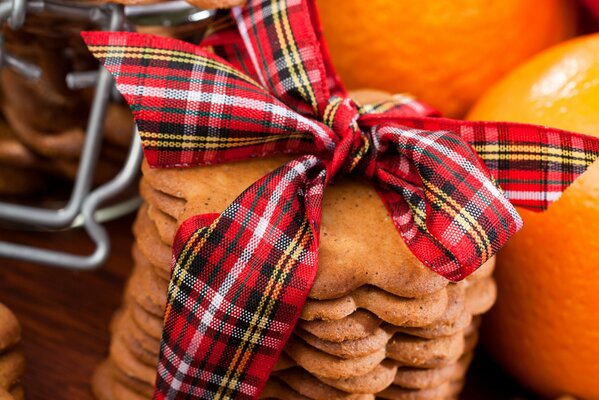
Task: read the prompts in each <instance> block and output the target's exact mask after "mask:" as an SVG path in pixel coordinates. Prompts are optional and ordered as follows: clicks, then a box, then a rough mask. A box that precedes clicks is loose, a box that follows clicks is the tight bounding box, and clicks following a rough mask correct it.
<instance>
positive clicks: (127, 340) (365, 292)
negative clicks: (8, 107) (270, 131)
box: [94, 156, 495, 400]
mask: <svg viewBox="0 0 599 400" xmlns="http://www.w3.org/2000/svg"><path fill="white" fill-rule="evenodd" d="M287 160H289V158H287V157H284V156H281V157H272V158H267V159H254V160H247V161H241V162H234V163H227V164H223V165H215V166H206V167H197V168H187V169H151V168H149V167H148V165H147V164H144V166H143V168H142V171H143V175H144V177H143V179H142V181H141V193H142V196H143V197H144V199H145V200H146V203H145V204H144V206H143V207H142V208H141V209H140V211H139V213H138V217H137V220H136V223H135V227H134V233H135V237H136V241H135V245H134V247H133V257H134V261H135V266H134V270H133V275H132V276H131V278H130V280H129V283H128V285H127V289H126V293H125V296H124V298H125V302H124V305H123V308H122V309H121V310H120V311H119V312H118V313H117V315H116V316H115V320H114V323H113V326H112V345H111V351H110V357H109V359H108V360H107V361H106V362H105V363H104V364H103V365H102V367H101V368H99V369H98V371H97V374H96V377H95V384H94V390H95V393H96V395H97V396H98V397H99V398H100V399H101V400H108V399H121V398H132V397H123V396H124V394H125V393H129V395H131V393H135V394H136V396H137V397H136V398H149V397H150V396H151V394H152V390H153V384H154V378H155V373H156V365H157V360H158V351H159V340H160V336H161V331H162V323H163V322H162V317H163V314H164V305H165V302H166V290H167V284H168V279H169V275H170V265H171V250H172V249H171V243H172V242H173V238H174V236H175V233H176V231H177V228H178V226H179V225H180V224H181V223H182V222H183V221H184V220H186V219H187V218H189V217H191V216H193V215H197V214H203V213H215V212H222V211H223V210H224V208H225V207H226V206H227V205H228V204H230V202H232V201H233V200H234V198H235V197H236V196H237V195H238V194H240V193H241V192H242V191H243V190H244V189H245V188H246V187H247V186H249V185H250V184H251V183H253V182H254V181H256V180H258V179H259V178H261V177H262V176H263V175H265V174H266V173H268V172H269V171H271V170H273V169H274V168H276V167H278V166H280V165H281V164H283V163H284V162H285V161H287ZM357 210H359V212H356V211H357ZM319 254H320V259H319V270H318V273H317V277H316V280H315V283H314V286H313V287H312V290H311V292H310V295H309V299H308V301H307V302H306V305H305V307H304V310H303V313H302V316H301V320H300V321H299V323H298V324H297V326H296V328H295V331H294V334H293V335H292V337H291V339H290V340H289V342H288V343H287V344H286V346H285V348H284V354H283V356H282V357H281V358H280V360H279V363H278V364H277V366H276V368H275V372H274V373H273V375H272V377H271V379H270V381H269V382H268V384H267V387H266V388H265V390H264V393H263V396H264V397H268V398H281V399H371V398H375V397H379V398H384V399H429V398H435V399H436V398H453V397H455V396H456V395H457V393H458V392H459V391H460V389H461V386H462V384H463V379H464V375H465V371H466V369H467V367H468V364H469V362H470V359H471V358H472V350H473V347H474V345H475V344H476V340H477V334H476V332H477V322H478V320H477V318H476V317H475V316H476V315H479V314H481V313H483V312H485V311H486V310H487V309H488V308H489V307H490V306H491V305H492V304H493V302H494V300H495V284H494V282H493V280H492V278H491V276H490V274H491V272H492V268H493V262H492V261H491V262H489V263H488V264H487V265H485V266H483V267H482V268H481V269H480V270H479V272H477V273H476V274H474V275H473V276H472V277H471V278H469V279H467V280H465V281H463V282H460V283H457V284H455V283H450V282H449V281H447V280H446V279H444V278H442V277H440V276H439V275H437V274H435V273H433V272H432V271H430V270H429V269H428V268H426V267H425V266H424V265H422V264H421V263H420V262H419V261H418V260H417V259H416V258H415V257H414V256H413V255H412V254H411V253H410V252H409V250H408V249H407V248H406V247H405V245H404V243H403V241H402V239H401V238H400V236H399V235H398V234H397V231H396V230H395V227H394V226H393V224H392V222H391V221H390V219H389V217H388V214H387V211H386V209H385V207H384V205H383V203H382V202H381V200H380V199H379V197H378V195H377V193H376V191H375V190H374V189H373V188H372V187H371V186H370V185H369V184H368V183H366V182H361V181H358V180H348V179H341V180H340V181H338V182H336V183H335V184H334V185H332V186H331V187H329V188H327V191H326V193H325V198H324V204H323V221H322V228H321V243H320V250H319Z"/></svg>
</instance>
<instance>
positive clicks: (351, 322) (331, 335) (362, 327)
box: [296, 310, 382, 342]
mask: <svg viewBox="0 0 599 400" xmlns="http://www.w3.org/2000/svg"><path fill="white" fill-rule="evenodd" d="M381 322H382V321H381V320H380V319H379V318H378V317H377V316H376V315H374V314H372V313H371V312H368V311H365V310H357V311H356V312H354V313H352V314H350V315H348V316H347V317H345V318H343V319H340V320H336V321H319V320H316V321H302V320H299V321H298V323H297V325H296V326H297V327H299V328H302V329H303V330H305V331H306V332H309V333H311V334H312V335H314V336H316V337H318V338H319V339H323V340H327V341H331V342H343V341H346V340H357V339H363V338H365V337H368V336H370V335H372V334H374V333H375V331H376V330H377V328H378V327H379V326H380V325H381Z"/></svg>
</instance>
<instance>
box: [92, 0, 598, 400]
mask: <svg viewBox="0 0 599 400" xmlns="http://www.w3.org/2000/svg"><path fill="white" fill-rule="evenodd" d="M232 16H233V19H234V20H235V21H236V26H237V29H238V32H237V34H233V33H231V32H230V29H229V30H228V29H227V27H226V24H225V25H224V28H223V29H222V30H220V31H218V30H217V33H216V34H215V35H216V38H213V42H212V43H211V46H213V48H214V49H215V52H216V53H218V54H221V55H224V56H225V57H227V58H228V59H230V60H231V61H232V63H233V64H230V63H228V62H227V61H225V60H223V59H221V58H220V57H218V56H217V55H215V54H213V53H211V52H208V51H206V50H204V49H201V48H199V47H197V46H194V45H191V44H187V43H183V42H180V41H176V40H172V39H165V38H158V37H153V36H146V35H138V34H130V33H87V34H84V39H85V40H86V42H87V44H88V46H89V48H90V50H91V51H92V53H94V55H95V56H96V57H97V58H98V59H99V60H100V61H101V62H102V63H103V64H104V65H105V67H106V68H107V69H108V70H109V71H110V72H111V73H112V74H113V75H114V77H115V79H116V83H117V87H118V89H119V90H120V91H121V93H122V94H123V96H124V97H125V99H126V100H127V101H128V103H129V104H130V105H131V108H132V110H133V112H134V115H135V118H136V121H137V125H138V128H139V132H140V135H141V137H142V143H143V146H144V153H145V156H146V158H147V160H148V162H149V164H150V165H152V166H154V167H185V166H194V165H203V164H211V163H220V162H228V161H232V160H238V159H245V158H250V157H262V156H267V155H271V154H276V153H294V154H298V158H297V159H295V160H293V161H291V162H290V163H287V164H286V165H284V166H282V167H281V168H279V169H277V170H276V171H273V172H272V173H270V174H268V175H267V176H265V177H264V178H262V179H261V180H259V181H258V182H256V183H255V184H253V185H252V186H250V187H249V188H248V189H247V190H246V191H245V192H244V193H243V194H242V195H240V196H239V197H238V198H237V199H236V200H235V201H234V202H233V203H232V204H231V205H230V206H229V207H227V209H226V210H225V211H224V212H223V213H222V214H220V215H209V216H196V217H193V218H191V219H189V220H188V221H185V223H184V224H183V225H182V227H181V228H180V230H179V231H178V233H177V237H176V239H175V243H174V245H173V260H174V266H173V273H172V277H171V282H170V284H169V293H168V304H167V308H166V314H165V328H164V332H163V338H162V341H161V354H160V362H159V367H158V374H157V380H156V393H155V398H157V399H164V398H168V399H179V398H214V399H220V398H240V399H252V398H257V397H258V395H259V394H260V391H261V390H262V388H263V386H264V384H265V381H266V379H267V378H268V376H269V374H270V371H271V370H272V368H273V366H274V364H275V362H276V360H277V359H278V357H279V355H280V352H281V350H282V347H283V345H284V343H285V342H286V340H287V339H288V337H289V335H290V334H291V331H292V329H293V326H294V324H295V322H296V321H297V318H298V316H299V314H300V312H301V308H302V306H303V304H304V301H305V299H306V297H307V294H308V292H309V290H310V287H311V284H312V282H313V279H314V276H315V272H316V268H317V263H318V257H317V256H318V241H319V224H320V212H321V200H322V194H323V190H325V188H326V185H327V184H328V183H329V182H330V181H331V180H332V179H334V177H335V176H336V175H338V174H359V175H362V176H365V177H367V178H369V179H370V180H371V181H372V183H373V184H374V185H375V186H376V188H377V190H378V192H379V193H380V196H381V199H382V200H383V202H384V203H385V205H386V206H387V209H388V210H389V213H390V216H391V217H392V220H393V222H394V224H395V226H396V227H397V229H398V232H399V234H401V236H402V238H403V239H404V241H405V242H406V244H407V245H408V247H409V248H410V249H411V250H412V252H413V253H414V254H415V255H416V257H418V258H419V259H420V260H421V261H422V262H423V263H424V264H426V265H427V266H428V267H429V268H431V269H432V270H434V271H436V272H438V273H439V274H442V275H443V276H445V277H447V278H448V279H451V280H459V279H462V278H464V277H466V276H467V275H468V274H470V273H471V272H473V271H474V270H475V269H476V268H477V267H478V266H480V265H481V264H482V263H483V262H484V261H485V260H487V259H488V258H489V257H491V256H492V255H493V254H494V253H495V252H496V251H497V250H498V249H499V248H500V247H501V246H502V245H503V244H504V243H505V242H506V241H507V240H508V238H509V237H510V236H511V235H512V234H513V233H515V232H516V231H517V230H518V229H519V228H520V226H521V220H520V218H519V216H518V215H517V213H516V211H515V209H514V208H513V207H512V205H511V204H510V202H509V201H508V200H507V198H510V199H511V200H512V203H514V204H516V205H521V206H524V207H528V208H531V209H544V208H546V207H547V206H548V205H549V204H550V203H551V202H553V201H555V200H556V199H557V198H558V197H559V194H560V193H561V191H563V190H564V189H565V188H566V187H567V186H568V185H569V184H570V183H571V182H572V181H573V180H574V179H575V178H576V177H577V176H578V175H580V174H581V173H582V172H584V170H585V168H586V167H587V166H588V165H590V164H591V163H592V162H593V160H594V159H595V158H597V156H598V155H599V144H598V141H597V140H596V139H593V138H589V137H586V136H583V135H577V134H572V133H568V132H563V131H560V130H556V129H550V128H545V127H537V126H531V125H522V124H508V123H492V122H463V121H454V120H448V119H443V118H433V117H431V115H435V112H434V110H432V109H430V108H429V107H427V106H425V105H423V104H422V103H419V102H417V101H415V100H413V99H411V98H409V97H407V96H395V97H394V98H393V99H391V100H388V101H385V102H382V103H379V104H372V105H368V104H367V105H358V104H356V103H355V102H353V101H352V100H351V99H349V98H348V97H347V94H346V93H345V91H344V89H343V87H342V85H341V83H340V82H339V80H338V78H337V76H336V75H335V73H334V71H333V69H332V66H331V63H330V61H329V59H328V54H327V51H326V46H325V45H324V40H323V39H322V35H321V33H320V27H319V26H318V23H317V21H318V17H317V15H316V12H315V8H314V4H313V2H312V1H308V0H288V1H286V0H271V1H258V0H254V1H250V2H249V4H248V5H247V6H246V7H244V8H241V9H234V10H233V12H232ZM227 31H228V33H227ZM219 35H220V36H219ZM219 37H220V39H218V38H219ZM240 69H242V70H243V72H242V71H240ZM244 72H245V73H244ZM475 150H476V151H475ZM498 184H499V185H500V186H501V188H500V187H499V186H498ZM506 196H507V198H506Z"/></svg>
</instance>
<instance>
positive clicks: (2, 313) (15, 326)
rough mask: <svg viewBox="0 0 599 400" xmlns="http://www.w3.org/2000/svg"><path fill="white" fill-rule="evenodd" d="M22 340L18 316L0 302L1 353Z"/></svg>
mask: <svg viewBox="0 0 599 400" xmlns="http://www.w3.org/2000/svg"><path fill="white" fill-rule="evenodd" d="M19 340H21V326H20V325H19V321H18V320H17V317H15V315H14V314H13V313H12V311H10V310H9V309H8V307H6V306H5V305H4V304H2V303H0V353H1V352H3V351H4V350H6V349H8V348H10V347H12V346H14V345H16V344H17V343H18V342H19Z"/></svg>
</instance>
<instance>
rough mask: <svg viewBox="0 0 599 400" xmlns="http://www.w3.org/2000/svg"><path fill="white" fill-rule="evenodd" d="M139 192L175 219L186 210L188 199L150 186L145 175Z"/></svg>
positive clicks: (148, 201)
mask: <svg viewBox="0 0 599 400" xmlns="http://www.w3.org/2000/svg"><path fill="white" fill-rule="evenodd" d="M139 192H140V194H141V196H142V197H143V198H144V200H145V201H146V202H147V203H148V204H151V205H152V206H154V207H155V208H156V209H158V210H160V211H162V212H163V213H164V214H166V215H168V216H169V217H171V218H174V219H175V220H178V218H179V216H180V215H181V213H183V212H184V210H185V206H186V203H187V202H186V201H185V199H180V198H178V197H174V196H171V195H170V194H167V193H164V192H160V191H158V190H156V189H155V188H153V187H152V186H150V184H149V183H148V180H147V178H146V177H145V176H142V178H141V180H140V182H139Z"/></svg>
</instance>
